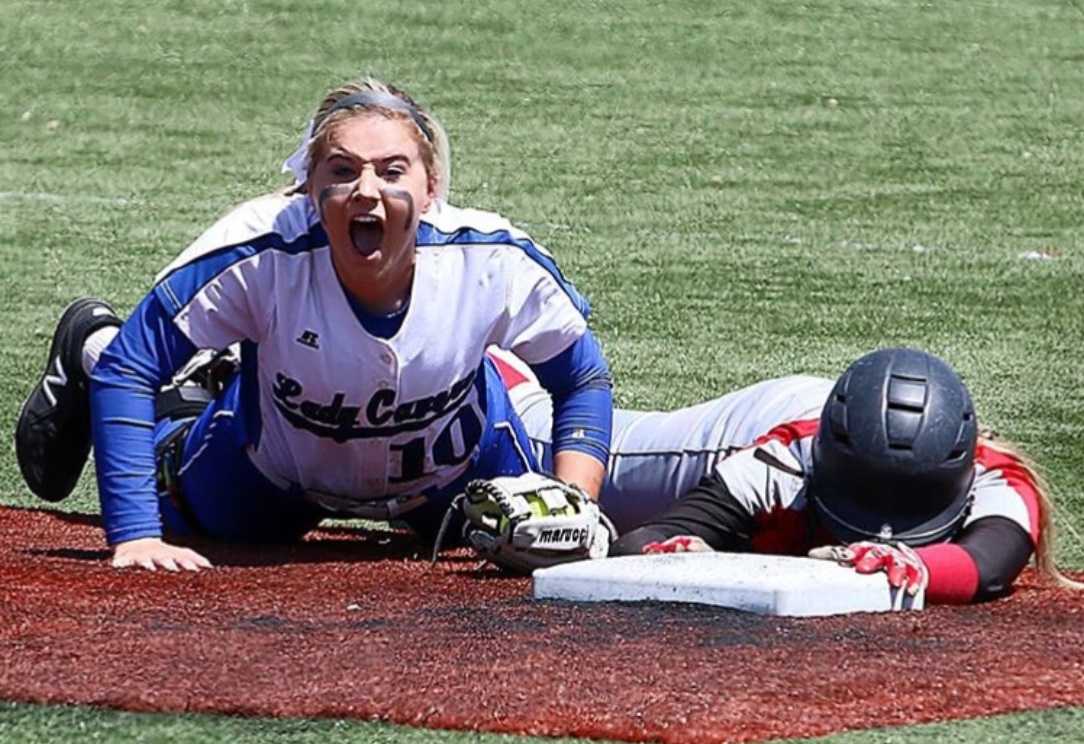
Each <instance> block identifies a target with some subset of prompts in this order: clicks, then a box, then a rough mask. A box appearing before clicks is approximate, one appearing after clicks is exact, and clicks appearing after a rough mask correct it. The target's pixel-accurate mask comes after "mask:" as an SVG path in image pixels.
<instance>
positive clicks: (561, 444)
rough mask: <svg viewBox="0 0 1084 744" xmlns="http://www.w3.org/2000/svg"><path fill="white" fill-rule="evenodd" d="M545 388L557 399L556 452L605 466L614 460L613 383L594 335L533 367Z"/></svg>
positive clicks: (554, 437) (554, 445)
mask: <svg viewBox="0 0 1084 744" xmlns="http://www.w3.org/2000/svg"><path fill="white" fill-rule="evenodd" d="M531 369H532V370H534V373H535V375H537V376H538V381H539V382H540V383H542V387H544V388H546V390H547V391H548V392H549V394H550V396H551V397H552V398H553V452H554V454H557V453H558V452H562V451H566V450H571V451H575V452H582V453H583V454H585V455H590V456H591V457H593V458H595V459H596V460H598V461H599V462H601V463H602V464H603V465H604V466H605V465H606V464H607V463H608V461H609V457H610V431H611V429H612V427H613V382H612V380H611V378H610V368H609V367H608V366H607V364H606V359H605V358H604V357H603V356H602V349H601V348H599V345H598V341H597V340H595V337H594V335H593V334H592V333H591V332H590V331H587V332H586V333H584V334H583V335H582V336H580V338H579V340H577V341H576V343H574V344H572V345H571V346H569V347H568V348H567V349H565V350H564V351H562V352H561V353H560V354H558V355H557V356H555V357H553V358H552V359H550V360H549V361H546V362H542V363H541V364H532V365H531Z"/></svg>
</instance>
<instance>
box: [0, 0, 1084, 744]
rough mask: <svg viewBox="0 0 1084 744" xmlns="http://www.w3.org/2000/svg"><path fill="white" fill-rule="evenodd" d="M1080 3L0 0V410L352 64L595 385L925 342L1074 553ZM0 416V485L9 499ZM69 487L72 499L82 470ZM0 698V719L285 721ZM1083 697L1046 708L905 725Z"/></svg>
mask: <svg viewBox="0 0 1084 744" xmlns="http://www.w3.org/2000/svg"><path fill="white" fill-rule="evenodd" d="M730 6H734V7H730ZM1082 32H1084V9H1082V6H1081V5H1080V4H1079V3H1078V2H1038V1H1033V0H1028V1H1026V2H1025V1H1024V0H1012V1H1009V0H1006V1H1003V2H1002V1H997V2H981V1H979V2H971V3H927V2H885V1H878V0H867V1H864V2H857V1H856V2H841V1H839V0H824V1H822V2H784V1H778V2H777V1H772V2H769V1H766V0H758V1H757V2H749V3H742V4H738V3H731V4H723V3H717V2H691V1H689V0H681V1H679V2H669V3H656V2H636V3H617V2H589V1H587V0H579V1H575V0H553V1H551V2H547V3H539V2H526V1H525V2H505V1H499V2H498V1H496V0H491V1H489V2H461V1H455V0H452V1H449V2H441V3H436V2H433V3H407V2H385V1H380V2H373V1H368V2H331V1H324V2H305V3H300V2H291V3H287V2H270V1H268V2H256V1H252V2H242V1H240V0H234V1H230V0H217V1H214V2H211V1H198V2H193V1H191V0H184V1H183V2H182V1H175V2H149V3H148V2H140V3H137V2H116V1H114V0H96V1H95V2H76V1H75V0H72V1H70V2H40V1H39V2H24V1H22V0H0V52H2V53H0V143H2V145H0V265H2V266H3V269H0V309H2V315H0V317H2V318H3V331H2V333H3V339H4V343H3V344H2V345H0V429H2V430H4V431H9V432H10V431H11V429H12V426H13V425H14V421H15V417H16V414H17V410H18V405H19V403H20V401H21V399H22V397H23V396H24V395H25V393H26V391H27V389H28V387H29V385H30V384H32V382H33V381H34V380H36V378H37V376H38V375H39V374H40V371H41V369H40V367H41V364H42V361H43V358H44V354H45V349H46V346H47V344H48V340H49V337H50V335H51V332H52V325H53V323H54V322H55V320H56V317H57V315H58V312H59V310H60V309H61V308H62V307H63V305H64V304H65V303H66V302H67V301H68V300H70V299H71V298H72V297H74V296H77V295H79V294H86V293H92V294H100V295H104V296H106V297H108V298H110V299H112V300H114V301H115V303H116V304H117V305H118V306H119V307H120V308H121V309H122V310H128V309H130V308H131V307H132V305H133V304H134V303H135V302H136V301H138V299H139V298H140V297H141V296H142V295H143V294H144V293H145V292H146V291H147V289H148V288H149V286H150V281H151V277H152V276H153V274H154V272H156V271H157V270H158V269H160V268H161V267H162V266H164V265H165V263H167V262H168V261H169V260H170V258H171V257H173V256H174V255H175V254H176V253H177V252H178V251H179V250H180V249H181V248H182V247H183V246H184V245H186V244H187V243H188V242H189V241H190V240H192V239H193V238H194V237H195V236H196V235H197V234H198V233H199V232H200V231H201V230H202V229H203V228H205V227H206V226H207V225H208V224H209V223H210V221H212V220H213V219H214V218H215V217H216V216H218V215H220V214H222V213H223V212H224V211H226V210H227V209H228V207H229V206H230V205H231V204H233V203H235V202H237V201H239V200H242V199H244V198H247V197H250V196H255V195H257V194H259V193H262V192H264V191H267V190H270V189H272V188H275V187H277V186H279V185H281V184H283V183H284V179H283V177H282V176H281V175H279V173H278V165H279V163H280V162H281V160H282V158H283V157H284V156H285V155H286V154H288V153H289V152H290V151H291V150H292V148H293V147H294V144H295V142H296V138H297V134H298V132H299V131H300V129H301V128H302V126H303V125H304V123H305V121H306V119H307V118H308V115H309V112H310V109H311V108H312V107H314V106H315V104H316V103H317V101H318V99H319V98H320V97H321V96H322V94H323V92H324V90H325V89H326V88H328V87H330V86H332V85H334V84H336V83H338V82H341V81H342V80H344V79H347V78H350V77H353V76H355V75H356V74H358V73H359V72H362V71H365V72H371V73H375V74H377V75H378V76H383V77H385V78H386V79H389V80H391V81H395V82H397V83H400V84H401V85H403V86H405V87H406V88H407V89H408V90H410V91H411V92H412V93H414V94H415V95H416V96H417V97H418V98H419V99H420V100H422V101H423V102H424V103H425V104H427V105H429V106H430V107H431V108H432V109H433V110H434V111H435V112H436V113H437V114H438V115H439V117H440V118H442V120H443V121H444V123H445V124H446V126H447V128H448V130H449V133H450V134H451V137H452V143H453V157H454V174H453V182H452V200H453V201H454V202H456V203H459V204H463V205H469V206H475V207H481V208H487V209H494V210H498V211H500V212H503V213H504V214H506V215H508V216H509V217H510V218H512V219H513V220H514V221H516V222H517V223H518V224H519V225H521V226H523V227H524V228H525V229H527V230H528V231H529V232H531V233H532V235H534V237H536V238H537V239H538V240H540V241H541V242H542V243H543V244H545V245H546V246H547V247H548V248H549V249H550V250H551V251H552V252H553V253H554V254H555V255H556V256H557V258H558V260H559V261H560V263H561V265H562V268H563V269H564V270H565V272H566V274H568V276H570V277H571V278H572V279H573V280H574V281H575V282H576V284H577V285H578V287H579V288H580V289H581V290H582V291H584V293H585V294H587V295H588V296H589V297H590V298H591V300H592V302H593V304H594V307H595V316H594V321H593V323H594V328H595V329H596V331H597V332H598V334H599V336H600V337H601V339H602V341H603V343H604V345H605V348H606V351H607V355H608V357H609V359H610V361H611V365H612V367H613V370H614V373H615V377H616V381H617V399H618V402H619V404H621V405H625V406H637V407H667V406H675V405H679V404H684V403H691V402H694V401H699V400H702V399H704V398H706V397H709V396H712V395H715V394H718V393H721V392H723V391H726V390H731V389H734V388H736V387H738V386H741V385H744V384H747V383H750V382H753V381H755V380H759V379H761V378H763V377H767V376H771V375H778V374H785V373H791V372H812V373H819V374H824V375H826V376H834V375H835V374H837V373H838V372H839V371H840V370H841V369H842V368H843V367H844V366H845V365H846V363H847V362H848V361H849V360H851V359H852V358H854V357H855V356H857V355H858V354H860V353H862V352H864V351H866V350H869V349H871V348H873V347H876V346H879V345H884V344H915V345H920V346H923V347H926V348H928V349H930V350H932V351H934V352H937V353H939V354H942V355H944V356H946V357H947V358H948V359H949V360H950V361H951V362H952V363H953V364H954V365H955V366H956V367H957V368H958V369H959V370H960V372H961V373H962V374H963V375H964V377H965V378H966V380H967V381H968V383H969V385H970V386H971V389H972V392H973V395H974V397H975V399H976V403H977V405H978V408H979V412H980V417H981V419H982V422H983V423H984V424H985V425H988V426H991V427H993V428H994V429H996V430H997V431H999V432H1000V433H1001V434H1002V435H1003V436H1005V437H1007V438H1009V439H1011V440H1013V441H1016V442H1018V443H1019V444H1020V445H1021V446H1022V447H1023V448H1024V449H1025V450H1026V451H1028V452H1029V453H1031V454H1032V455H1033V456H1034V457H1035V458H1036V459H1037V460H1038V461H1039V463H1040V465H1041V467H1042V470H1043V472H1044V474H1045V475H1046V477H1047V478H1048V480H1049V483H1050V486H1051V491H1052V493H1053V495H1054V497H1055V499H1056V500H1057V503H1058V515H1057V516H1058V519H1059V523H1060V526H1061V532H1062V540H1061V546H1060V548H1059V551H1058V556H1059V558H1060V560H1061V561H1062V562H1063V563H1064V564H1066V565H1068V566H1072V567H1078V568H1079V567H1082V566H1084V540H1082V539H1081V533H1082V532H1084V496H1082V494H1081V489H1080V488H1079V486H1078V482H1077V479H1076V478H1075V476H1076V475H1078V474H1079V473H1080V472H1081V471H1082V465H1084V392H1082V391H1084V373H1082V371H1081V354H1080V352H1079V350H1078V344H1079V343H1080V340H1081V339H1082V337H1084V333H1082V330H1084V300H1082V299H1081V294H1082V290H1084V282H1082V276H1081V274H1082V268H1084V257H1082V253H1081V226H1082V223H1084V188H1082V182H1081V178H1080V173H1081V165H1082V161H1084V147H1082V145H1084V127H1082V122H1084V94H1082V91H1084V42H1082V41H1081V40H1082V39H1084V33H1082ZM1027 256H1039V258H1027ZM8 441H9V445H8V446H7V447H6V449H5V450H4V454H3V459H2V461H0V502H2V503H6V504H18V505H29V504H32V503H33V500H32V497H30V495H29V494H28V493H27V492H26V491H25V489H24V488H23V487H22V484H21V480H20V477H19V474H18V469H17V467H16V465H15V462H14V455H13V450H12V447H11V446H10V439H9V440H8ZM65 503H66V505H70V508H72V509H73V510H82V511H86V510H92V509H96V508H97V507H96V498H95V496H94V490H93V483H92V479H91V478H89V477H87V478H84V481H83V483H82V485H81V486H80V489H79V491H78V492H77V494H76V496H75V497H73V499H72V500H70V501H69V502H65ZM0 716H2V717H0V739H4V740H9V738H10V737H7V736H4V735H3V734H4V732H5V731H12V732H14V733H13V736H14V738H13V739H11V740H15V739H20V738H25V739H27V740H32V737H35V736H39V737H45V738H48V739H49V740H51V741H57V740H61V741H63V740H64V739H63V735H62V732H64V731H66V730H68V729H71V730H72V731H74V730H75V729H76V728H80V730H83V731H91V730H101V731H104V730H107V729H109V727H114V726H115V727H118V728H117V730H116V731H117V732H119V731H121V730H124V731H128V732H129V733H127V734H121V733H116V732H114V733H116V736H118V737H120V736H131V737H133V738H132V739H131V740H142V739H138V736H139V734H138V732H139V731H141V730H143V728H144V727H149V728H147V730H148V731H159V732H160V733H159V734H148V738H147V739H146V740H186V741H187V740H192V741H195V740H203V739H207V738H214V737H220V738H222V739H226V738H229V737H231V736H233V735H234V734H233V733H231V732H234V731H235V728H236V731H237V732H239V731H242V729H243V731H244V732H245V733H244V734H243V735H244V736H250V737H255V738H260V737H262V736H267V737H271V736H275V737H287V738H289V737H299V738H300V737H303V736H307V735H309V734H307V733H305V732H306V731H309V729H308V728H306V726H307V724H297V725H296V726H294V724H286V723H267V722H264V723H254V722H249V721H246V722H236V721H231V720H229V719H213V718H212V719H204V718H191V719H190V718H183V719H181V718H174V719H160V718H154V719H146V718H142V717H135V718H132V717H127V716H119V715H115V714H106V713H101V714H99V713H94V712H80V711H79V710H78V709H76V710H67V709H51V708H37V707H25V706H7V707H4V708H2V709H0ZM66 716H74V717H75V718H73V719H72V722H71V725H69V723H63V724H58V723H57V722H58V721H67V720H68V719H66V718H65V717H66ZM163 720H164V721H165V722H163ZM151 721H153V723H151ZM314 725H315V724H314ZM324 725H325V724H320V726H324ZM292 726H293V727H294V728H291V727H292ZM326 726H328V727H329V728H327V729H326V732H325V733H327V732H330V731H332V730H334V731H335V732H336V736H356V737H358V738H357V739H356V740H358V741H361V740H367V739H369V738H373V737H376V736H383V737H386V740H396V739H398V738H399V737H402V736H404V734H403V731H402V730H400V729H393V728H383V727H376V728H373V727H372V726H365V727H361V728H358V724H353V723H350V724H346V723H327V724H326ZM159 727H162V728H159ZM317 728H319V727H317ZM1080 728H1081V719H1080V716H1079V714H1077V713H1064V714H1049V715H1047V714H1044V715H1035V716H1025V717H1021V718H1007V719H997V720H996V722H994V721H992V722H990V723H982V722H975V723H968V724H966V725H963V724H961V725H953V726H951V727H949V728H945V729H943V730H942V729H935V731H940V732H941V733H936V734H931V736H938V737H941V736H943V735H944V736H948V735H949V734H948V733H945V732H950V733H951V736H953V737H957V738H955V739H953V740H958V741H983V740H987V739H989V738H991V737H995V736H1001V735H1005V736H1008V735H1010V733H1011V735H1012V736H1013V737H1014V738H1016V733H1012V732H1018V731H1024V732H1026V734H1027V735H1028V736H1031V737H1037V738H1044V739H1045V738H1049V737H1053V736H1057V735H1063V736H1064V735H1066V734H1065V733H1064V732H1065V731H1067V730H1075V729H1080ZM313 730H316V729H313ZM319 730H320V731H324V729H319ZM924 731H925V729H924ZM261 732H262V733H261ZM343 732H353V733H350V734H344V733H343ZM64 735H66V734H64ZM238 735H241V734H238ZM412 735H413V736H415V737H417V738H415V739H411V740H416V741H435V740H439V741H464V740H467V738H469V737H463V736H456V735H443V734H433V733H426V732H415V733H414V734H412ZM912 735H914V736H919V734H913V733H910V732H909V733H908V736H909V737H910V736H912ZM921 735H925V734H921ZM884 736H889V737H892V736H895V735H894V734H890V735H881V734H873V733H871V734H863V735H858V736H855V737H848V738H847V739H846V741H863V742H865V741H887V740H892V739H891V738H888V739H886V738H884ZM103 737H105V738H109V737H108V736H106V735H105V734H103ZM1080 737H1084V730H1082V732H1081V734H1080ZM1078 738H1079V737H1078ZM300 740H304V739H303V738H300ZM346 740H350V739H346ZM909 740H910V739H909Z"/></svg>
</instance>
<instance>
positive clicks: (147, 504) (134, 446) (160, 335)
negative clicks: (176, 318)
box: [90, 293, 196, 545]
mask: <svg viewBox="0 0 1084 744" xmlns="http://www.w3.org/2000/svg"><path fill="white" fill-rule="evenodd" d="M195 353H196V347H195V346H194V345H193V344H192V342H191V341H189V340H188V339H187V338H186V337H185V336H184V334H182V333H181V332H180V331H179V330H178V329H177V327H176V326H175V325H174V324H173V321H172V320H171V319H170V317H169V315H168V314H167V313H166V311H165V309H164V308H163V307H162V305H161V303H160V302H159V300H158V299H157V296H156V295H155V294H153V293H152V294H150V295H148V296H147V297H146V298H145V299H144V300H143V302H141V303H140V304H139V306H138V307H137V308H136V309H135V311H134V312H133V313H132V316H131V317H130V318H128V320H127V321H126V322H125V323H124V325H123V326H121V329H120V332H119V333H118V334H117V337H116V338H115V339H113V342H112V343H110V344H109V346H108V347H107V348H106V349H105V351H104V352H102V356H101V358H100V359H99V360H98V364H97V365H96V366H95V367H94V371H93V372H92V373H91V376H90V415H91V435H92V436H93V440H94V462H95V466H96V469H97V471H98V495H99V498H100V499H101V505H102V521H103V522H104V525H105V536H106V540H108V542H109V544H110V545H113V544H116V543H119V542H125V541H127V540H135V539H136V538H140V537H160V536H161V535H162V522H161V516H160V514H159V512H158V490H157V486H156V483H155V459H154V400H155V396H156V395H157V393H158V390H159V388H160V387H161V386H162V385H163V384H164V383H165V382H167V381H168V380H169V379H170V378H171V377H172V375H173V374H174V373H175V372H176V371H177V370H178V369H180V368H181V367H182V366H183V365H184V363H185V362H187V361H188V360H189V359H190V358H191V357H192V355H193V354H195Z"/></svg>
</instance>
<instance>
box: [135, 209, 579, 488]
mask: <svg viewBox="0 0 1084 744" xmlns="http://www.w3.org/2000/svg"><path fill="white" fill-rule="evenodd" d="M155 292H156V294H157V296H158V298H159V299H160V300H161V302H162V303H163V305H164V306H165V307H166V308H167V310H168V311H169V312H170V314H171V315H172V316H173V322H174V324H175V325H176V327H177V328H178V329H179V330H180V332H181V333H183V334H184V336H186V337H187V338H188V339H189V340H190V341H191V342H192V344H194V345H195V346H196V347H198V348H212V349H222V348H225V347H227V346H230V345H231V344H234V343H235V342H241V343H242V351H243V357H245V359H244V363H243V367H242V386H243V387H242V390H243V392H242V405H243V406H247V407H248V410H245V411H243V412H241V413H239V414H238V415H244V416H245V418H246V420H247V421H249V422H252V423H251V424H250V426H249V429H250V431H249V432H248V434H249V437H250V439H249V441H250V445H249V453H250V457H251V458H252V461H253V463H254V464H255V465H256V466H257V468H259V470H260V471H261V472H263V474H264V475H266V476H267V477H268V478H269V479H271V480H272V481H274V482H277V483H279V484H280V485H287V484H296V485H297V486H300V487H301V488H302V489H305V490H309V491H316V492H324V493H328V494H336V495H340V496H344V497H349V498H356V499H359V500H368V499H377V498H381V497H385V496H395V495H398V494H404V493H418V492H420V491H423V490H426V489H430V488H440V487H442V486H444V485H447V484H448V483H450V482H451V481H453V480H454V479H455V478H456V477H458V476H459V475H461V474H462V473H463V472H464V471H465V470H466V468H467V467H468V465H469V462H470V459H471V457H472V455H473V454H474V453H475V452H476V451H477V447H478V442H479V436H480V433H481V431H482V427H484V426H485V425H486V417H485V413H484V401H480V400H479V392H478V386H477V385H476V384H475V383H476V378H477V376H478V375H480V374H482V373H481V371H480V367H481V363H482V359H483V352H484V350H485V348H486V347H487V346H489V345H491V344H492V345H496V346H499V347H502V348H506V349H511V350H513V351H515V353H516V354H517V355H518V356H519V357H521V358H522V359H525V360H527V361H529V362H531V363H538V362H543V361H546V360H548V359H550V358H552V357H554V356H556V355H557V354H559V353H561V352H562V351H564V350H565V349H566V348H568V347H569V346H570V345H571V344H572V343H574V342H575V341H576V340H577V339H578V338H579V337H580V336H582V335H583V334H584V333H585V331H586V328H587V326H586V320H585V315H586V312H587V308H586V303H585V302H584V301H583V300H582V298H580V297H579V295H577V294H576V293H575V291H574V290H573V289H572V288H571V287H570V286H569V285H568V284H567V283H566V282H565V281H564V280H563V278H562V277H561V275H560V273H559V272H558V271H557V269H556V267H555V266H554V265H553V262H552V259H551V258H550V257H549V255H548V254H546V253H545V252H544V251H542V250H541V249H540V248H539V247H538V246H536V245H535V244H534V243H532V242H531V241H530V239H529V238H528V237H527V236H526V235H525V234H524V233H522V232H520V231H518V230H515V229H514V228H513V227H512V226H511V225H510V224H509V223H508V222H507V221H506V220H504V219H503V218H501V217H499V216H497V215H494V214H491V213H486V212H479V211H474V210H464V209H457V208H454V207H451V206H448V205H446V204H439V205H438V206H436V207H434V209H432V210H430V212H428V213H426V214H425V215H423V217H422V221H421V224H420V226H419V229H418V246H417V258H416V265H415V272H414V284H413V289H412V293H411V302H410V306H409V308H408V310H407V311H406V314H405V316H404V319H403V321H402V325H401V327H400V328H399V330H398V331H397V332H396V333H395V334H394V335H393V336H392V337H391V338H387V339H384V338H378V337H376V336H373V335H371V334H370V333H368V332H367V331H366V330H365V328H363V327H362V325H361V323H360V322H359V320H358V317H357V315H356V314H355V311H354V309H353V308H352V306H351V305H350V303H349V302H348V300H347V297H346V295H345V293H344V290H343V288H342V286H341V284H340V282H339V280H338V278H337V276H336V273H335V269H334V267H333V265H332V262H331V254H330V250H329V248H328V245H327V238H326V236H325V235H324V233H323V229H322V227H321V226H320V224H319V219H318V217H317V215H316V213H315V211H314V210H313V209H312V207H311V204H310V202H309V200H308V198H307V197H306V196H304V195H293V196H287V195H282V194H274V195H268V196H264V197H261V198H258V199H256V200H253V201H251V202H248V203H246V204H244V205H242V206H240V207H238V208H237V209H236V210H234V211H233V212H232V213H231V214H229V215H228V216H227V217H225V218H223V219H222V220H220V221H219V222H218V223H217V224H216V225H214V226H213V227H212V228H211V229H210V230H208V231H207V232H206V233H205V234H203V235H202V236H201V237H200V238H199V239H197V240H196V241H195V242H194V243H193V244H192V245H191V246H190V247H189V248H187V249H186V250H185V251H184V252H183V253H182V254H181V255H180V256H179V257H178V259H177V260H176V261H175V262H174V263H173V264H171V265H170V266H169V267H167V268H166V269H165V270H164V271H163V272H162V274H161V275H160V276H159V283H158V284H157V286H156V288H155ZM252 429H254V431H253V430H252Z"/></svg>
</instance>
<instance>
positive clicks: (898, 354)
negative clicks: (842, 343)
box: [807, 348, 978, 546]
mask: <svg viewBox="0 0 1084 744" xmlns="http://www.w3.org/2000/svg"><path fill="white" fill-rule="evenodd" d="M977 437H978V424H977V422H976V420H975V409H974V406H973V405H972V403H971V396H970V395H969V394H968V392H967V388H966V387H964V384H963V382H962V381H961V380H960V378H959V376H958V375H957V374H956V372H955V371H953V369H952V368H951V367H950V366H949V365H948V364H946V363H945V362H944V361H942V360H941V359H938V358H937V357H935V356H933V355H932V354H927V353H926V352H924V351H918V350H915V349H902V348H898V349H881V350H880V351H875V352H873V353H872V354H867V355H866V356H864V357H862V358H861V359H859V360H858V361H856V362H854V363H853V364H852V365H851V366H850V367H848V368H847V371H845V372H844V373H843V374H842V375H841V376H840V378H839V380H837V381H836V384H835V387H834V388H832V393H831V395H830V396H829V397H828V402H827V403H825V404H824V410H823V411H822V412H821V420H820V426H819V428H818V430H817V436H816V437H815V438H814V440H813V472H812V474H811V476H810V480H809V488H808V491H807V495H808V497H809V500H810V501H811V502H812V504H813V506H814V508H815V509H816V511H817V514H818V515H819V517H820V518H821V520H822V521H823V522H824V523H825V525H826V526H827V527H828V528H829V529H830V530H831V531H832V533H833V534H834V535H835V536H836V537H837V538H839V539H840V540H842V541H843V542H848V543H849V542H856V541H861V540H880V541H893V542H904V543H907V544H908V545H911V546H918V545H927V544H929V543H934V542H939V541H943V540H945V539H947V538H948V537H950V536H951V535H952V534H953V533H954V532H956V530H957V529H959V527H960V525H961V524H962V523H963V521H964V519H965V518H966V517H967V514H968V511H969V509H970V507H971V500H972V496H971V482H972V480H973V479H974V477H975V472H974V462H975V442H976V439H977Z"/></svg>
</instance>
